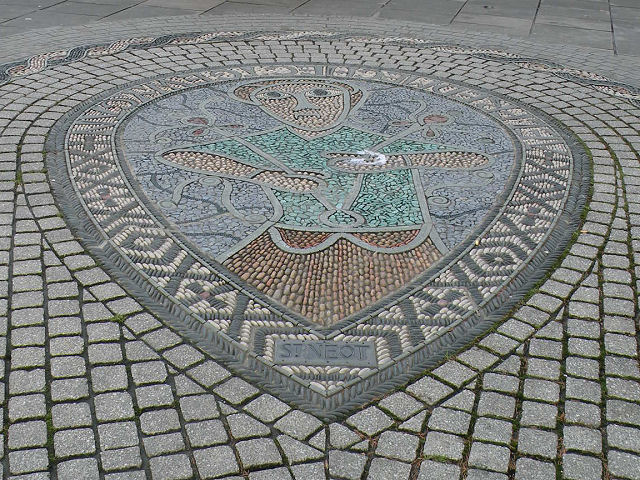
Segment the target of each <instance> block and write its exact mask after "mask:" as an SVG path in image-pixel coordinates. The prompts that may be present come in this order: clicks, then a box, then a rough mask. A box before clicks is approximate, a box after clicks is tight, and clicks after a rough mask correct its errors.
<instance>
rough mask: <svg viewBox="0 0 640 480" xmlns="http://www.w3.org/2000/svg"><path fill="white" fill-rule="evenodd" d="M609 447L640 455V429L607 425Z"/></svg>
mask: <svg viewBox="0 0 640 480" xmlns="http://www.w3.org/2000/svg"><path fill="white" fill-rule="evenodd" d="M607 443H608V446H610V447H614V448H618V449H620V450H627V451H631V452H635V453H640V436H639V435H638V429H637V428H633V427H625V426H622V425H611V424H609V425H607Z"/></svg>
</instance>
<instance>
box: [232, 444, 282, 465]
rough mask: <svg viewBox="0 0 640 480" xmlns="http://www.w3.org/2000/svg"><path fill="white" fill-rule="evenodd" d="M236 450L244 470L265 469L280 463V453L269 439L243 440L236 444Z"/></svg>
mask: <svg viewBox="0 0 640 480" xmlns="http://www.w3.org/2000/svg"><path fill="white" fill-rule="evenodd" d="M236 448H237V450H238V454H239V455H240V461H241V462H242V465H243V467H244V468H253V467H265V466H269V465H280V464H281V463H282V456H281V455H280V452H279V451H278V449H277V448H276V445H275V443H274V441H273V440H271V439H269V438H256V439H252V440H244V441H242V442H238V443H237V444H236Z"/></svg>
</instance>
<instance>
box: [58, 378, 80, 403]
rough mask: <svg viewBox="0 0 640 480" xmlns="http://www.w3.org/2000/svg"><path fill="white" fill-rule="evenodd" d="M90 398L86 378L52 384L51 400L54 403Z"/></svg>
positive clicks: (70, 379)
mask: <svg viewBox="0 0 640 480" xmlns="http://www.w3.org/2000/svg"><path fill="white" fill-rule="evenodd" d="M88 396H89V383H88V382H87V379H86V378H69V379H64V380H54V381H53V382H51V399H52V400H53V401H54V402H58V401H65V400H78V399H81V398H86V397H88Z"/></svg>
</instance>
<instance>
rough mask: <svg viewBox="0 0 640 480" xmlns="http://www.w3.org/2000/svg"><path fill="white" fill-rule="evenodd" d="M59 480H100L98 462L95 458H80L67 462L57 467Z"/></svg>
mask: <svg viewBox="0 0 640 480" xmlns="http://www.w3.org/2000/svg"><path fill="white" fill-rule="evenodd" d="M56 471H57V474H58V479H59V480H63V479H64V480H75V479H78V478H82V479H87V480H93V479H98V478H100V475H99V473H98V462H97V461H96V459H95V458H78V459H75V460H67V461H64V462H61V463H58V464H57V465H56Z"/></svg>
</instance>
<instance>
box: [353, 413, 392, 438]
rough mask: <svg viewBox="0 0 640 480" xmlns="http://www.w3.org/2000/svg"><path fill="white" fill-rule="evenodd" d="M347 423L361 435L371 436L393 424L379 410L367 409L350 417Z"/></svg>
mask: <svg viewBox="0 0 640 480" xmlns="http://www.w3.org/2000/svg"><path fill="white" fill-rule="evenodd" d="M347 423H348V424H349V425H351V426H352V427H355V428H357V429H358V430H360V431H361V432H362V433H364V434H366V435H369V436H371V435H375V434H376V433H378V432H380V431H381V430H384V429H386V428H388V427H390V426H391V425H392V424H393V420H391V419H390V418H389V417H388V416H387V415H386V414H385V413H383V412H382V410H380V409H379V408H376V407H369V408H367V409H365V410H362V411H360V412H358V413H356V414H355V415H351V416H350V417H349V418H347Z"/></svg>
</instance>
